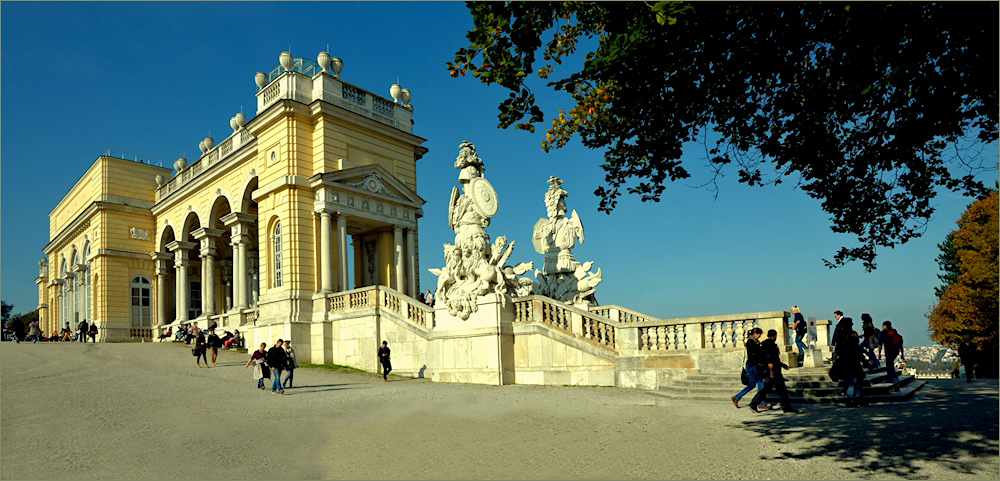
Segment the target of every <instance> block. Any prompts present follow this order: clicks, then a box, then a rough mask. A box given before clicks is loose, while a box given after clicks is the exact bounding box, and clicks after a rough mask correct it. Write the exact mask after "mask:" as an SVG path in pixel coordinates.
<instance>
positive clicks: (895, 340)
mask: <svg viewBox="0 0 1000 481" xmlns="http://www.w3.org/2000/svg"><path fill="white" fill-rule="evenodd" d="M885 345H886V348H887V349H892V350H893V351H899V350H900V349H902V348H903V336H900V335H899V331H896V330H895V329H889V331H888V332H886V333H885Z"/></svg>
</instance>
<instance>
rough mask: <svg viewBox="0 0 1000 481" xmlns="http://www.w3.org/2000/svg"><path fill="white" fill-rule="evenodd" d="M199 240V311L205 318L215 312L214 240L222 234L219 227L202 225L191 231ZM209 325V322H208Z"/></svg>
mask: <svg viewBox="0 0 1000 481" xmlns="http://www.w3.org/2000/svg"><path fill="white" fill-rule="evenodd" d="M191 235H193V236H194V238H195V239H198V240H199V241H200V242H201V252H200V254H201V313H202V314H203V315H204V316H205V318H206V319H207V318H208V316H214V315H215V314H216V312H215V257H216V253H217V252H216V247H215V241H216V239H218V238H219V237H221V236H222V231H221V230H219V229H206V228H204V227H202V228H200V229H195V230H194V231H192V232H191ZM209 325H211V323H209Z"/></svg>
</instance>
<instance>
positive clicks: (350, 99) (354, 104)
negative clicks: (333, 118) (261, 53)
mask: <svg viewBox="0 0 1000 481" xmlns="http://www.w3.org/2000/svg"><path fill="white" fill-rule="evenodd" d="M281 99H291V100H295V101H297V102H301V103H303V104H306V105H309V104H311V103H312V102H313V101H315V100H322V101H324V102H327V103H330V104H333V105H336V106H337V107H340V108H343V109H345V110H349V111H351V112H354V113H356V114H358V115H361V116H363V117H367V118H369V119H372V120H375V121H376V122H380V123H383V124H385V125H389V126H391V127H395V128H397V129H399V130H402V131H403V132H406V133H413V123H412V122H410V119H411V117H412V116H413V107H411V106H409V105H401V104H396V103H394V102H393V101H392V100H389V99H386V98H384V97H382V96H380V95H376V94H373V93H371V92H369V91H367V90H365V89H362V88H360V87H358V86H355V85H352V84H349V83H347V82H344V81H343V80H341V79H340V77H334V76H332V75H330V74H329V73H327V72H320V73H317V74H316V75H314V76H313V77H312V78H309V77H307V76H306V75H303V74H301V73H298V72H293V71H288V72H284V73H282V74H281V75H280V76H278V78H276V79H274V80H273V81H272V82H271V83H270V84H268V85H267V86H265V87H264V88H262V89H260V90H259V91H258V92H257V113H258V114H259V113H261V112H263V111H264V110H265V109H267V108H268V107H269V106H270V105H271V104H273V103H274V102H277V101H278V100H281Z"/></svg>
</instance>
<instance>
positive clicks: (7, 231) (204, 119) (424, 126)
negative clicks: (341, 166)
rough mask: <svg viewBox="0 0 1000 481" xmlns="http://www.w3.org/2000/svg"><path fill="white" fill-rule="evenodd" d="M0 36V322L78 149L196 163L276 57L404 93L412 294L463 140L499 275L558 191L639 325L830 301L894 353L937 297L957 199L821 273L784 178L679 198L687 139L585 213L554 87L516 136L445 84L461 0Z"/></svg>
mask: <svg viewBox="0 0 1000 481" xmlns="http://www.w3.org/2000/svg"><path fill="white" fill-rule="evenodd" d="M265 19H267V21H265ZM276 19H280V21H279V20H276ZM0 27H2V33H0V43H2V44H0V58H2V67H3V69H4V71H5V72H6V73H7V75H4V76H3V78H2V84H0V88H2V92H3V99H4V102H3V107H2V112H0V116H2V131H0V135H2V137H3V143H2V145H0V154H2V158H3V160H4V163H3V170H2V174H3V177H2V179H0V182H2V190H0V202H2V222H3V223H2V225H0V229H2V231H0V234H2V272H0V276H2V279H0V282H2V293H0V295H2V297H3V299H4V300H5V301H7V302H8V303H12V304H13V305H14V312H15V313H23V312H28V311H31V310H34V309H35V308H36V307H37V304H38V297H37V287H36V285H35V284H34V278H35V277H36V276H37V275H38V271H37V269H38V267H37V262H38V260H39V259H41V258H42V257H43V254H42V251H41V250H42V248H43V247H44V246H45V245H46V244H47V243H48V242H49V235H50V233H49V226H48V217H47V216H48V213H49V211H51V209H52V208H53V207H55V205H56V203H57V202H59V200H60V199H61V198H62V197H63V196H64V195H66V193H67V192H68V191H69V189H70V188H71V187H72V186H73V185H74V183H75V182H76V181H77V180H78V179H79V178H80V177H81V176H82V175H83V174H84V172H85V171H86V170H87V169H88V168H89V167H90V165H91V164H92V163H93V162H94V160H95V159H96V158H97V156H98V155H100V154H102V153H104V152H105V151H106V150H107V149H109V148H111V149H116V150H122V151H127V152H132V153H135V154H138V155H140V156H146V157H153V158H158V159H161V160H162V161H163V163H164V167H170V166H171V165H172V163H173V160H174V159H176V158H178V157H181V156H186V157H187V158H188V159H195V158H197V154H198V143H199V142H200V141H201V140H202V139H203V138H205V137H206V136H207V135H209V132H211V133H212V136H213V137H214V138H215V139H216V140H217V141H218V140H220V139H223V138H225V136H226V135H227V134H228V132H230V131H231V129H229V125H228V122H229V119H230V117H232V116H233V115H234V114H235V113H236V112H240V111H242V112H244V113H245V114H246V115H247V117H250V118H252V117H253V116H254V112H255V111H256V103H255V98H254V94H255V92H256V86H255V85H254V81H253V77H254V74H255V73H256V72H258V71H265V72H266V71H267V70H268V69H270V68H272V67H273V66H275V65H277V63H278V55H279V53H280V52H281V51H284V50H288V49H289V48H291V53H292V54H293V55H295V56H302V57H305V58H310V59H315V57H316V55H317V54H318V53H319V52H320V51H324V50H326V51H328V52H329V53H330V55H331V56H337V57H340V58H342V59H343V62H344V71H343V72H342V76H343V78H344V79H345V80H346V81H348V82H351V83H353V84H355V85H357V86H359V87H361V88H364V89H367V90H370V91H372V92H374V93H376V94H378V95H381V96H383V97H389V86H390V85H391V84H393V83H396V82H397V79H398V83H399V84H400V85H401V86H402V87H405V88H408V89H409V90H410V91H411V92H412V95H413V98H412V100H411V103H412V104H413V106H414V109H415V110H414V116H413V118H414V129H413V133H414V134H415V135H418V136H420V137H423V138H426V139H427V142H426V143H425V144H424V146H426V147H427V148H428V149H429V152H428V154H427V155H425V156H424V157H423V158H422V159H421V160H420V161H418V162H417V169H418V173H417V182H418V194H419V195H420V196H421V197H422V198H423V199H425V200H426V201H427V203H426V204H425V205H424V217H423V218H422V219H421V220H420V233H419V239H418V241H419V245H420V251H421V258H420V270H421V274H420V284H421V290H422V291H423V290H427V289H430V290H432V291H433V290H434V288H435V286H436V277H434V276H433V275H432V274H430V273H429V272H428V271H427V269H428V268H439V267H442V266H443V265H444V258H443V253H442V250H441V246H442V245H443V244H444V243H451V242H453V240H454V234H453V232H452V231H451V230H449V229H448V227H447V222H446V215H447V203H448V198H449V195H450V191H451V188H452V186H456V185H458V183H457V175H458V171H457V170H455V169H454V168H453V165H452V164H453V162H454V159H455V156H456V155H457V153H458V146H459V143H460V142H462V141H463V140H468V141H470V142H472V143H473V144H475V145H476V147H477V149H478V153H479V155H480V157H481V158H483V159H484V161H485V164H486V171H485V176H486V178H487V179H488V180H489V181H490V182H491V183H492V184H493V186H494V187H495V188H496V191H497V194H498V197H499V205H500V207H499V213H498V214H497V216H496V217H494V218H493V222H492V224H491V225H490V227H489V228H488V229H487V232H488V233H489V234H490V236H491V237H492V238H496V237H498V236H500V235H505V236H507V238H508V241H511V240H513V241H515V242H516V243H517V246H516V248H515V250H514V253H513V255H512V256H511V258H510V262H511V264H516V263H517V262H522V261H523V262H527V261H535V264H536V267H537V266H540V265H541V261H542V258H543V256H542V255H539V254H537V253H536V252H535V251H534V249H533V248H532V245H531V231H532V227H533V225H534V223H535V222H536V220H537V219H538V218H542V217H545V216H546V212H545V206H544V203H543V196H544V193H545V190H546V188H547V183H546V181H547V180H548V178H549V176H552V175H554V176H557V177H560V178H562V179H563V181H564V184H563V186H562V187H563V188H564V189H565V190H567V191H568V192H569V193H570V194H571V195H570V196H569V197H568V198H567V206H568V209H569V211H573V210H576V211H577V213H578V214H579V216H580V218H581V220H582V223H583V225H584V228H585V232H586V237H585V242H584V243H583V244H581V245H578V246H577V247H576V248H575V249H574V251H573V252H574V255H575V256H576V258H577V260H579V261H581V262H586V261H594V269H595V270H596V269H597V268H601V269H602V272H603V275H604V280H603V282H602V283H601V284H600V285H599V286H598V288H597V293H596V297H597V299H598V301H599V302H600V303H602V304H617V305H621V306H623V307H627V308H629V309H633V310H636V311H640V312H643V313H645V314H648V315H651V316H654V317H658V318H677V317H689V316H705V315H717V314H734V313H744V312H747V313H749V312H758V311H771V310H788V309H789V308H790V307H791V306H793V305H798V306H800V307H801V308H802V312H803V314H804V315H805V316H807V317H815V318H817V319H832V315H833V311H834V310H836V309H840V310H842V311H844V313H845V315H847V316H849V317H852V318H853V319H854V320H855V327H859V326H860V318H861V314H862V313H863V312H868V313H870V314H871V315H872V317H873V318H874V319H875V320H876V323H877V324H878V323H880V322H881V321H883V320H886V319H889V320H892V321H893V323H894V325H896V326H897V327H899V328H900V331H901V333H902V334H903V336H904V338H905V339H906V342H907V344H913V345H918V344H921V345H926V344H930V341H929V338H928V336H927V321H926V319H925V318H924V314H926V313H927V312H928V310H929V308H930V307H931V306H933V304H934V302H935V297H934V287H935V286H938V285H940V281H939V280H938V279H937V274H938V273H939V271H938V268H937V264H936V263H935V260H934V259H935V257H936V256H937V254H938V253H939V251H938V249H937V244H938V243H940V242H942V241H943V240H944V238H945V236H946V235H947V233H948V232H950V231H951V230H953V229H955V227H956V226H955V222H956V221H957V220H958V218H959V216H960V215H961V213H962V212H963V211H964V210H965V207H966V205H967V204H969V203H970V202H971V201H972V200H973V199H970V198H965V197H962V196H958V195H955V194H950V193H941V195H939V196H938V197H936V198H935V199H934V200H933V201H932V204H933V205H934V206H935V207H936V208H937V212H936V214H935V216H934V219H933V220H932V221H931V222H930V223H929V224H928V225H927V227H926V230H925V232H924V235H923V237H921V238H918V239H914V240H912V241H910V242H908V243H907V244H905V245H902V246H897V247H895V248H892V249H881V250H880V251H879V256H878V258H877V259H876V262H877V264H878V269H877V270H876V271H875V272H873V273H866V272H864V269H863V267H862V266H861V264H860V263H852V264H850V265H848V266H846V267H842V268H838V269H828V268H826V267H824V265H823V262H822V259H824V258H825V259H831V258H832V257H833V256H834V254H835V253H836V251H837V249H838V248H839V247H840V246H844V245H847V246H853V245H855V243H856V239H854V238H853V237H851V236H849V235H843V234H835V233H833V232H832V231H831V230H830V228H829V219H828V215H827V214H824V213H823V212H822V211H821V209H820V205H819V202H818V201H817V200H815V199H811V198H809V197H808V196H807V195H806V194H805V193H804V192H802V191H800V190H797V189H795V188H794V181H792V182H787V183H785V184H782V185H779V186H772V187H764V188H751V187H747V186H745V185H740V184H738V183H737V182H736V175H735V172H729V175H728V176H725V177H723V178H722V179H720V182H719V191H718V192H717V195H718V196H717V198H716V197H715V196H716V193H715V192H711V191H708V190H707V189H704V188H694V187H692V186H697V185H700V184H702V183H704V182H705V181H706V180H708V177H709V175H710V174H709V170H708V168H707V164H708V162H707V160H705V159H704V152H703V150H700V149H702V147H701V146H699V145H696V144H693V145H689V146H688V148H687V149H686V150H685V153H684V157H683V161H684V163H685V166H686V167H687V168H688V170H689V171H691V172H692V178H691V179H689V180H686V181H682V182H675V183H670V184H668V185H667V189H666V191H665V193H664V196H663V201H662V202H659V203H642V202H640V201H639V199H638V198H637V197H636V196H632V195H625V196H624V197H623V198H621V199H620V201H619V205H618V207H617V209H616V210H615V211H614V212H612V213H611V214H610V215H605V214H603V213H600V212H598V211H597V205H598V199H597V197H595V196H594V195H593V194H592V193H593V191H594V189H596V188H597V187H598V186H600V185H603V183H604V172H603V170H601V168H600V164H601V162H602V158H603V155H602V152H600V151H594V150H590V149H587V148H585V147H583V146H582V145H581V144H580V142H579V140H578V139H576V140H574V141H573V142H571V143H570V144H569V145H568V146H567V147H565V148H562V149H558V150H554V151H552V152H550V153H544V152H542V151H541V149H540V144H541V141H542V139H543V138H544V136H545V132H544V127H545V126H547V125H548V121H549V120H551V116H552V115H555V113H556V110H557V109H559V108H563V109H566V108H568V107H569V106H571V103H570V102H571V101H572V100H571V99H570V98H569V96H568V95H565V94H563V93H554V92H552V91H550V90H549V89H546V88H545V87H544V82H541V81H538V79H534V81H533V83H532V84H531V85H532V88H533V89H534V90H533V91H534V93H535V94H536V96H537V97H538V100H539V103H540V105H541V107H542V108H543V109H544V110H545V111H546V113H547V114H548V115H549V118H547V119H546V122H543V124H542V125H540V128H539V131H538V132H536V133H534V134H529V133H526V132H524V131H515V130H498V129H497V118H496V115H497V109H496V107H497V104H499V102H500V101H502V100H503V99H504V98H505V97H506V93H505V91H504V90H503V89H500V88H497V87H495V86H494V87H489V86H486V85H483V84H480V83H479V82H478V81H476V80H474V79H471V78H459V79H453V78H450V77H449V75H448V72H447V70H446V69H445V62H446V61H449V60H453V59H454V52H455V50H457V49H458V48H461V47H463V46H465V45H466V44H467V40H466V39H465V33H466V31H467V30H469V29H470V28H471V27H472V20H471V16H470V15H469V13H468V10H467V9H466V7H465V6H464V4H463V3H353V2H351V3H347V2H345V3H311V2H307V3H256V2H253V3H230V2H208V3H185V2H180V3H159V2H151V3H101V2H97V3H89V2H88V3H47V2H40V3H32V2H24V3H21V2H14V3H5V4H4V5H3V16H2V19H0ZM327 45H329V47H327ZM581 55H582V54H581ZM581 55H578V56H576V57H575V58H576V59H577V61H578V60H579V58H580V56H581ZM559 73H560V70H557V72H556V74H555V75H559ZM664 108H670V106H669V105H665V106H664ZM978 147H982V148H984V149H985V151H986V152H987V153H989V155H990V156H992V155H994V153H995V152H996V151H997V148H996V145H983V146H978ZM990 158H992V157H990ZM703 166H705V167H704V168H703ZM989 174H990V175H989V176H987V177H984V180H986V181H988V182H992V177H995V175H996V173H995V172H991V173H989Z"/></svg>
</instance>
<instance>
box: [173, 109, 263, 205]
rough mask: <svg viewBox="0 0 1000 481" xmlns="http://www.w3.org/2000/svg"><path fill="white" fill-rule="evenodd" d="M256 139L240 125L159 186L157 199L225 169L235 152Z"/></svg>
mask: <svg viewBox="0 0 1000 481" xmlns="http://www.w3.org/2000/svg"><path fill="white" fill-rule="evenodd" d="M254 140H257V139H256V137H254V136H253V135H251V134H250V132H248V131H247V130H246V129H245V128H243V127H240V128H239V129H238V130H237V131H236V132H233V133H232V135H230V136H229V137H228V138H226V140H223V141H222V142H221V143H219V144H218V145H216V146H214V147H212V148H211V149H210V150H209V151H207V152H205V153H204V154H202V155H201V157H200V158H199V159H198V160H195V161H194V162H193V163H192V164H191V165H189V166H187V167H186V168H185V169H184V170H182V171H180V172H178V173H177V174H176V175H174V177H173V178H171V179H170V180H168V181H166V182H164V183H163V185H161V186H159V187H157V188H156V201H157V202H159V201H160V200H162V199H163V198H165V197H167V196H168V195H170V194H172V193H174V192H176V191H178V190H180V189H181V187H183V186H184V185H185V184H187V183H188V182H191V181H192V180H194V179H196V178H197V177H199V176H200V175H201V174H203V173H205V172H208V171H216V170H219V169H220V168H223V169H224V167H220V166H223V165H226V164H228V163H229V162H228V161H229V160H230V158H231V157H232V154H233V153H234V152H237V151H239V150H240V149H241V148H243V146H245V145H247V144H249V143H250V142H251V141H254Z"/></svg>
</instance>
